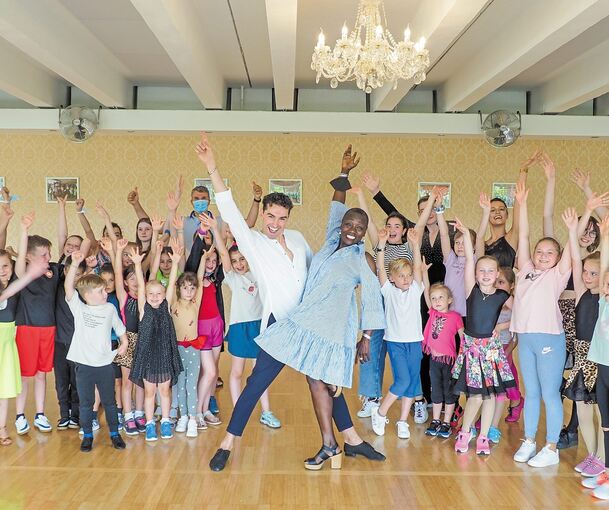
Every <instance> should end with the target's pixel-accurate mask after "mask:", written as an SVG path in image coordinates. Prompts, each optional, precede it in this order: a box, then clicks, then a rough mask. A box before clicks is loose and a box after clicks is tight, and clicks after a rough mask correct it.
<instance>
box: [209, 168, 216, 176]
mask: <svg viewBox="0 0 609 510" xmlns="http://www.w3.org/2000/svg"><path fill="white" fill-rule="evenodd" d="M216 170H218V169H217V168H214V169H213V170H208V171H207V173H208V174H209V175H211V174H213V173H216Z"/></svg>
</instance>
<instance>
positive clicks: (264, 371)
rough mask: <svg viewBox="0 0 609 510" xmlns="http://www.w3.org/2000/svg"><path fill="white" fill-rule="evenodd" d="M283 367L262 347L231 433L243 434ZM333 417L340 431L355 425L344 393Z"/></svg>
mask: <svg viewBox="0 0 609 510" xmlns="http://www.w3.org/2000/svg"><path fill="white" fill-rule="evenodd" d="M273 322H275V319H274V317H273V316H272V315H271V317H270V318H269V325H271V324H273ZM283 367H285V365H284V364H283V363H281V362H280V361H277V360H276V359H275V358H273V357H272V356H271V355H269V354H268V353H266V352H265V351H264V350H263V349H260V351H259V353H258V357H257V358H256V365H255V366H254V370H252V374H251V375H250V376H249V377H248V378H247V383H246V385H245V388H243V391H242V392H241V395H240V396H239V400H237V403H236V404H235V408H234V409H233V414H232V416H231V418H230V422H229V424H228V427H227V428H226V431H227V432H228V433H229V434H232V435H233V436H241V435H243V430H244V429H245V426H246V425H247V422H248V420H249V419H250V416H251V415H252V412H253V411H254V408H255V407H256V404H257V403H258V400H259V399H260V397H261V396H262V394H263V393H264V391H265V390H266V389H267V388H268V387H269V386H270V385H271V383H272V382H273V381H274V380H275V378H276V377H277V376H278V375H279V372H281V371H282V370H283ZM332 418H333V419H334V423H335V424H336V428H337V429H338V430H339V432H342V431H343V430H347V429H348V428H351V427H353V422H352V421H351V416H350V415H349V408H348V407H347V402H346V401H345V397H344V396H343V395H341V396H340V397H338V398H335V399H334V406H333V409H332Z"/></svg>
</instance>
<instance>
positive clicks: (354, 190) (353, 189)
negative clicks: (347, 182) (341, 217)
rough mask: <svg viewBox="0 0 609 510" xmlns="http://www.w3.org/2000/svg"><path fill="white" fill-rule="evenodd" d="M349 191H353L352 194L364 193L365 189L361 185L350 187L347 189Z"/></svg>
mask: <svg viewBox="0 0 609 510" xmlns="http://www.w3.org/2000/svg"><path fill="white" fill-rule="evenodd" d="M347 193H351V194H352V195H355V196H357V195H362V194H363V193H364V190H362V188H361V187H360V186H351V188H350V189H348V190H347Z"/></svg>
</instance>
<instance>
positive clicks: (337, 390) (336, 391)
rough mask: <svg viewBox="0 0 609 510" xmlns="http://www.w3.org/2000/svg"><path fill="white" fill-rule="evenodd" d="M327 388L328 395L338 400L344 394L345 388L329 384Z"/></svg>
mask: <svg viewBox="0 0 609 510" xmlns="http://www.w3.org/2000/svg"><path fill="white" fill-rule="evenodd" d="M326 388H327V389H328V393H329V394H330V396H331V397H332V398H338V397H340V396H341V395H342V394H343V387H342V386H336V385H335V384H327V383H326Z"/></svg>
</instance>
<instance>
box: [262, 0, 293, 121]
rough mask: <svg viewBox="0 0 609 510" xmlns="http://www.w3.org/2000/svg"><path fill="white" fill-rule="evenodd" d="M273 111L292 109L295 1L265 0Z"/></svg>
mask: <svg viewBox="0 0 609 510" xmlns="http://www.w3.org/2000/svg"><path fill="white" fill-rule="evenodd" d="M265 3H266V22H267V26H268V31H269V43H270V45H271V65H272V66H273V85H274V87H275V108H276V109H277V110H293V109H294V79H295V75H296V25H297V20H298V0H266V2H265Z"/></svg>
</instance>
